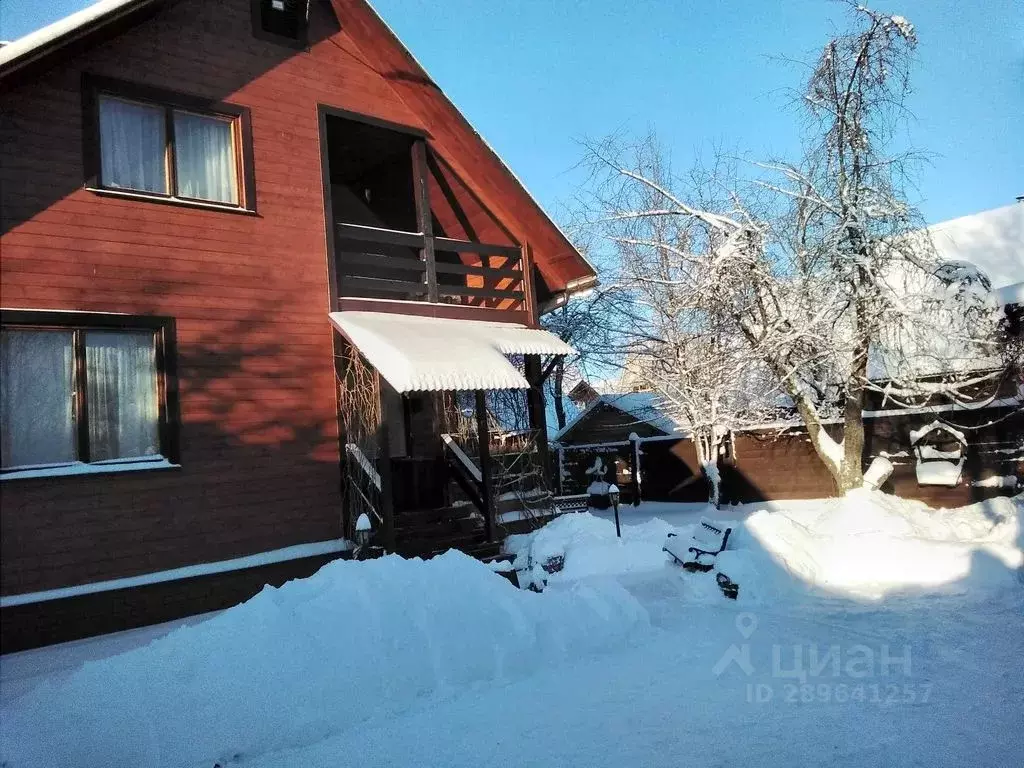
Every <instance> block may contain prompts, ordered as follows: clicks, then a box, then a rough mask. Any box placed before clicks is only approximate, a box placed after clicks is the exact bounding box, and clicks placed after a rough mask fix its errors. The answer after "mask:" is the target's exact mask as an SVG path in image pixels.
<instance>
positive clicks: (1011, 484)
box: [971, 475, 1019, 488]
mask: <svg viewBox="0 0 1024 768" xmlns="http://www.w3.org/2000/svg"><path fill="white" fill-rule="evenodd" d="M1018 482H1019V481H1018V480H1017V476H1016V475H1003V476H999V475H996V476H995V477H986V478H985V479H984V480H975V481H974V482H973V483H971V485H973V486H974V487H975V488H1016V487H1017V483H1018Z"/></svg>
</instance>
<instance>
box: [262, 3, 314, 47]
mask: <svg viewBox="0 0 1024 768" xmlns="http://www.w3.org/2000/svg"><path fill="white" fill-rule="evenodd" d="M252 15H253V18H252V26H253V33H254V34H255V35H256V36H257V37H260V38H262V39H264V40H274V41H277V42H282V43H286V44H290V45H298V46H303V47H304V46H305V45H306V28H307V26H308V22H309V0H253V3H252Z"/></svg>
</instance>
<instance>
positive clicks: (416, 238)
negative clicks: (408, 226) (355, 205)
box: [334, 221, 423, 248]
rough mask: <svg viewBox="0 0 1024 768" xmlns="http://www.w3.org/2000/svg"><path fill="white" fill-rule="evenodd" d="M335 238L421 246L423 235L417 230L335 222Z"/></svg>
mask: <svg viewBox="0 0 1024 768" xmlns="http://www.w3.org/2000/svg"><path fill="white" fill-rule="evenodd" d="M334 229H335V232H336V234H337V239H339V240H359V241H361V242H369V243H384V244H385V245H404V246H406V247H408V248H422V247H423V235H422V234H421V233H419V232H403V231H402V230H400V229H383V228H382V227H365V226H363V225H362V224H345V223H344V222H341V221H339V222H337V223H335V225H334Z"/></svg>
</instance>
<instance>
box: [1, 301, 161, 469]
mask: <svg viewBox="0 0 1024 768" xmlns="http://www.w3.org/2000/svg"><path fill="white" fill-rule="evenodd" d="M0 327H3V328H4V329H12V330H26V331H31V330H40V331H48V330H54V331H71V332H73V334H74V338H73V341H72V345H73V346H72V350H73V357H74V368H75V391H74V404H73V410H74V418H75V446H76V453H77V459H76V461H75V462H73V463H71V464H68V465H66V466H72V467H77V466H81V465H85V466H89V467H97V468H99V467H102V468H104V469H107V468H109V470H110V471H117V470H118V468H119V467H125V466H131V467H132V468H138V467H139V466H140V465H144V464H146V463H156V462H155V460H154V458H153V457H129V458H119V459H104V460H102V461H95V462H93V461H90V458H91V457H90V455H89V404H88V399H89V397H88V386H89V380H88V373H87V366H86V363H85V354H86V353H85V334H86V333H87V332H88V331H112V330H113V331H152V332H153V338H154V345H155V354H156V381H157V403H158V414H157V435H158V439H159V443H160V456H161V457H162V458H163V459H165V460H166V461H167V462H168V463H170V464H172V465H178V464H179V462H180V458H181V457H180V437H179V432H180V425H181V413H180V406H179V402H178V370H177V340H176V335H177V334H176V328H175V322H174V318H173V317H167V316H160V315H119V314H110V313H105V312H63V311H46V310H25V309H4V310H0ZM45 466H47V467H55V468H56V467H63V466H65V463H63V462H54V463H53V464H52V465H45ZM26 469H27V468H26V467H2V468H0V477H3V476H5V475H7V474H15V475H16V474H17V473H20V472H24V471H25V470H26Z"/></svg>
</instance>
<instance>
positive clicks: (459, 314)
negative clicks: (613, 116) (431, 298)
mask: <svg viewBox="0 0 1024 768" xmlns="http://www.w3.org/2000/svg"><path fill="white" fill-rule="evenodd" d="M338 311H339V312H390V313H392V314H396V315H419V316H420V317H440V318H445V319H448V320H483V321H485V322H489V323H519V324H520V325H526V324H527V321H528V320H529V317H528V316H527V314H526V312H524V311H522V310H519V309H492V308H489V307H476V306H468V305H465V304H431V303H429V302H426V301H400V300H397V299H367V298H360V297H358V296H339V297H338Z"/></svg>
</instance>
